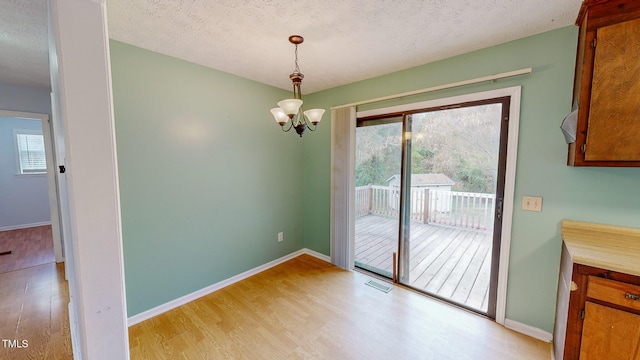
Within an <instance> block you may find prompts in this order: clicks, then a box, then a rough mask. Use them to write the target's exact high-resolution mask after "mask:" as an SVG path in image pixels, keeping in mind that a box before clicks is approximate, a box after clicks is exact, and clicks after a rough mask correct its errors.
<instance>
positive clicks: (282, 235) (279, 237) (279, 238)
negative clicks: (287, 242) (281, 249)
mask: <svg viewBox="0 0 640 360" xmlns="http://www.w3.org/2000/svg"><path fill="white" fill-rule="evenodd" d="M282 240H284V233H283V232H282V231H281V232H279V233H278V242H281V241H282Z"/></svg>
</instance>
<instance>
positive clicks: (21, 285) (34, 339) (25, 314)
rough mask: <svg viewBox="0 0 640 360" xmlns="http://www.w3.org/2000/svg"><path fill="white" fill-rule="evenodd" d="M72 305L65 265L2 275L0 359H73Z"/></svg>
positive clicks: (34, 267)
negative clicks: (65, 276)
mask: <svg viewBox="0 0 640 360" xmlns="http://www.w3.org/2000/svg"><path fill="white" fill-rule="evenodd" d="M68 303H69V290H68V287H67V282H66V281H65V280H64V265H63V264H56V263H53V262H52V263H48V264H44V265H39V266H33V267H29V268H26V269H21V270H16V271H10V272H6V273H2V274H0V359H11V360H22V359H51V360H67V359H72V358H73V356H72V351H71V340H70V334H69V315H68V310H67V304H68ZM4 340H6V341H4ZM16 340H17V341H18V342H17V344H19V345H20V346H22V347H21V348H17V347H16V346H15V344H16V343H15V341H16ZM23 340H26V343H23ZM9 341H12V342H14V345H13V346H11V345H10V344H9ZM24 345H27V346H26V347H24Z"/></svg>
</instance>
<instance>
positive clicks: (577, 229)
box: [562, 220, 640, 276]
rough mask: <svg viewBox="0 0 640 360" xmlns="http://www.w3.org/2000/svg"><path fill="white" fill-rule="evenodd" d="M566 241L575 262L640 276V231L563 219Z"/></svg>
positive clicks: (563, 232) (564, 238)
mask: <svg viewBox="0 0 640 360" xmlns="http://www.w3.org/2000/svg"><path fill="white" fill-rule="evenodd" d="M562 240H564V243H565V245H566V246H567V250H568V251H569V255H571V260H572V261H573V262H574V263H577V264H582V265H588V266H594V267H598V268H602V269H605V270H612V271H617V272H622V273H626V274H631V275H636V276H640V229H636V228H630V227H623V226H614V225H603V224H595V223H589V222H582V221H573V220H563V221H562Z"/></svg>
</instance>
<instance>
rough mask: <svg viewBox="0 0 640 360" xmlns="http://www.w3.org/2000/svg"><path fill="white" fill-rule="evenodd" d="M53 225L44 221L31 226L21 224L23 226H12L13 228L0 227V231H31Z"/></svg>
mask: <svg viewBox="0 0 640 360" xmlns="http://www.w3.org/2000/svg"><path fill="white" fill-rule="evenodd" d="M46 225H51V221H42V222H37V223H31V224H21V225H11V226H0V231H9V230H19V229H29V228H33V227H38V226H46Z"/></svg>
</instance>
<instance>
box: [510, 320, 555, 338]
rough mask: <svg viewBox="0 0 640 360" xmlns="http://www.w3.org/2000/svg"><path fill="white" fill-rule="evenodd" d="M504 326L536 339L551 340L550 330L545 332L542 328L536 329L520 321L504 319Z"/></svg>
mask: <svg viewBox="0 0 640 360" xmlns="http://www.w3.org/2000/svg"><path fill="white" fill-rule="evenodd" d="M504 326H505V327H506V328H507V329H511V330H513V331H517V332H519V333H521V334H524V335H527V336H530V337H532V338H534V339H538V340H541V341H544V342H548V343H550V342H551V341H552V340H553V335H552V334H551V333H550V332H546V331H544V330H541V329H538V328H537V327H533V326H530V325H526V324H523V323H521V322H517V321H514V320H509V319H505V320H504Z"/></svg>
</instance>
